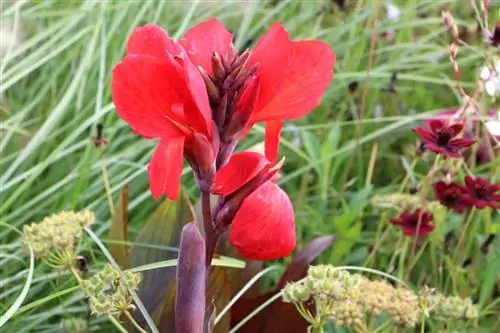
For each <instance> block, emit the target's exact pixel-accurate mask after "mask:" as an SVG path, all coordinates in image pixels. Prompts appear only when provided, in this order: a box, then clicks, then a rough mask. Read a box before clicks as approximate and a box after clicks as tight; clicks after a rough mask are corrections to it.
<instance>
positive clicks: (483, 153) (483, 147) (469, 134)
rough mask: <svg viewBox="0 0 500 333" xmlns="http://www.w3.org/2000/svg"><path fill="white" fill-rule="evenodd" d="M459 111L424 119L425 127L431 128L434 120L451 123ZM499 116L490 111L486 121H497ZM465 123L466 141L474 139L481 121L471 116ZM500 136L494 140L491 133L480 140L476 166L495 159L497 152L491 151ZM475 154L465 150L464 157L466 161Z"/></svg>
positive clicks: (464, 134) (455, 110)
mask: <svg viewBox="0 0 500 333" xmlns="http://www.w3.org/2000/svg"><path fill="white" fill-rule="evenodd" d="M457 112H458V109H447V110H443V111H440V112H438V113H437V114H436V116H435V118H428V119H424V121H423V123H424V126H426V127H429V126H430V122H431V121H432V120H433V119H441V120H443V121H450V120H453V119H455V118H456V116H457V115H458V113H457ZM496 116H497V112H496V111H495V110H493V109H491V110H490V111H488V113H487V114H486V115H485V116H484V118H485V121H490V120H495V119H496ZM464 121H465V123H464V129H463V136H464V138H466V139H473V138H474V137H475V136H476V134H477V130H478V129H479V128H478V126H479V123H480V122H479V121H478V120H477V119H474V117H472V116H469V117H467V118H466V119H465V120H464ZM499 140H500V136H495V138H493V135H491V134H490V133H487V132H484V133H483V134H482V135H481V136H480V138H479V142H478V144H479V148H478V149H477V150H476V151H475V156H474V158H475V160H476V165H482V164H485V163H488V162H490V161H492V160H493V159H495V153H496V151H495V150H494V149H491V148H492V147H495V145H496V143H495V141H499ZM472 154H473V151H472V149H471V148H465V149H464V150H463V155H464V157H465V158H466V159H468V158H470V157H471V155H472Z"/></svg>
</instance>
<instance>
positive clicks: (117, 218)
mask: <svg viewBox="0 0 500 333" xmlns="http://www.w3.org/2000/svg"><path fill="white" fill-rule="evenodd" d="M109 239H110V240H113V241H118V242H111V243H109V245H108V250H109V252H110V253H111V255H113V258H115V260H116V262H117V263H118V264H119V265H120V266H122V267H124V268H128V267H130V261H129V257H128V249H127V246H126V245H125V242H127V239H128V186H127V185H125V186H124V187H122V189H121V191H120V199H119V200H118V203H117V204H116V206H115V215H114V216H113V218H112V219H111V226H110V227H109Z"/></svg>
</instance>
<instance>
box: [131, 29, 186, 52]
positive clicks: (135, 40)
mask: <svg viewBox="0 0 500 333" xmlns="http://www.w3.org/2000/svg"><path fill="white" fill-rule="evenodd" d="M182 52H183V49H182V46H181V45H179V44H178V43H176V42H175V41H174V40H172V39H171V38H170V37H169V36H168V33H167V32H166V31H165V30H163V29H162V28H160V27H159V26H157V25H155V24H147V25H145V26H142V27H140V28H137V29H135V30H134V32H132V35H131V36H130V38H129V40H128V44H127V55H130V54H135V55H149V56H152V57H155V58H163V57H167V56H168V54H181V53H182Z"/></svg>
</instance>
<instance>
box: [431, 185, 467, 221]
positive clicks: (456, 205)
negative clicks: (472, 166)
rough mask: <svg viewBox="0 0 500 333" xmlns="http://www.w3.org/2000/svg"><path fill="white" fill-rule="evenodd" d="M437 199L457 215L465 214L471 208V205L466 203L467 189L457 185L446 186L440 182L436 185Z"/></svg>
mask: <svg viewBox="0 0 500 333" xmlns="http://www.w3.org/2000/svg"><path fill="white" fill-rule="evenodd" d="M434 191H435V193H436V199H437V200H438V201H439V202H440V203H441V204H442V205H443V206H445V207H448V208H450V209H453V210H454V211H456V212H457V213H463V212H465V211H466V210H467V209H469V208H470V204H469V203H468V202H467V201H465V199H464V193H465V189H464V187H463V186H462V185H460V184H457V183H450V184H446V183H445V182H444V181H439V182H437V183H435V184H434Z"/></svg>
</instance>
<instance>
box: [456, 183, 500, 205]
mask: <svg viewBox="0 0 500 333" xmlns="http://www.w3.org/2000/svg"><path fill="white" fill-rule="evenodd" d="M464 198H465V200H466V202H467V203H468V204H469V205H473V206H475V207H476V208H479V209H482V208H485V207H487V206H490V207H491V208H493V209H500V184H490V182H489V181H488V180H487V179H485V178H481V177H475V178H473V177H470V176H467V177H465V194H464Z"/></svg>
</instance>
